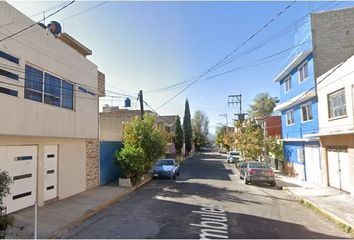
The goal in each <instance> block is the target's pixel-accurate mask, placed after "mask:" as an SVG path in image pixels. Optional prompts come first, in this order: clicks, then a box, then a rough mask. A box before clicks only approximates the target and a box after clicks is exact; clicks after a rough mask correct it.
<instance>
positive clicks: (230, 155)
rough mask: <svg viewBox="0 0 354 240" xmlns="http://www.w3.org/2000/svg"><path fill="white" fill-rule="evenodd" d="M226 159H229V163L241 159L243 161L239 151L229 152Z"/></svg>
mask: <svg viewBox="0 0 354 240" xmlns="http://www.w3.org/2000/svg"><path fill="white" fill-rule="evenodd" d="M226 159H227V162H229V163H236V162H239V161H241V153H240V152H239V151H230V152H229V153H228V154H227V157H226Z"/></svg>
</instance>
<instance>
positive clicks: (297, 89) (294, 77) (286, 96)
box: [280, 53, 315, 103]
mask: <svg viewBox="0 0 354 240" xmlns="http://www.w3.org/2000/svg"><path fill="white" fill-rule="evenodd" d="M306 61H307V68H308V78H307V79H306V80H305V81H303V82H302V83H299V71H298V67H299V66H301V65H302V64H303V63H305V62H306ZM288 76H289V75H288ZM288 76H286V78H284V79H283V80H281V81H280V103H283V102H286V101H288V100H290V99H292V98H294V97H296V96H297V95H299V94H301V93H303V92H306V91H307V90H309V89H312V88H314V86H315V73H314V66H313V56H312V53H311V54H310V55H309V56H307V58H306V59H305V60H304V61H303V62H301V63H300V64H299V65H297V66H296V67H294V69H293V70H292V71H291V73H290V76H291V86H292V89H291V90H289V91H288V92H286V93H285V86H284V85H285V80H286V79H287V77H288Z"/></svg>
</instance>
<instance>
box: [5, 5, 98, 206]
mask: <svg viewBox="0 0 354 240" xmlns="http://www.w3.org/2000/svg"><path fill="white" fill-rule="evenodd" d="M9 22H10V23H11V24H7V23H9ZM33 23H34V22H33V21H32V20H31V19H29V18H28V17H26V16H25V15H23V14H22V13H21V12H19V11H18V10H16V9H15V8H14V7H12V6H11V5H9V4H8V3H6V2H4V1H2V2H0V25H1V26H2V27H1V29H0V39H4V38H6V37H8V36H10V35H11V34H14V33H16V32H18V31H19V30H21V29H24V28H26V27H28V26H29V25H31V24H33ZM87 55H91V50H89V49H88V48H86V47H85V46H83V45H82V44H81V43H79V42H78V41H76V40H75V39H73V38H72V37H70V35H68V34H65V33H61V34H57V35H55V34H53V33H52V32H50V31H48V29H44V28H43V27H41V26H39V25H34V26H33V27H31V28H29V29H28V30H26V31H24V32H22V33H20V34H18V35H16V37H12V38H8V39H5V40H2V41H0V169H1V170H7V171H8V172H9V174H10V175H11V176H12V178H13V180H14V183H13V185H12V186H11V194H10V195H9V196H8V197H6V199H5V200H4V202H5V204H6V206H7V211H8V212H14V211H17V210H19V209H22V208H25V207H28V206H31V205H34V204H35V202H38V204H39V206H42V205H44V204H45V202H46V201H48V200H55V199H63V198H67V197H69V196H72V195H74V194H77V193H80V192H82V191H85V190H87V189H90V188H93V187H96V186H98V185H99V162H98V161H99V160H98V148H99V145H98V140H97V139H98V98H99V96H102V95H104V81H105V79H104V75H103V74H102V73H100V72H99V71H98V69H97V66H96V65H95V64H94V63H92V62H90V61H89V60H88V59H87V58H86V56H87Z"/></svg>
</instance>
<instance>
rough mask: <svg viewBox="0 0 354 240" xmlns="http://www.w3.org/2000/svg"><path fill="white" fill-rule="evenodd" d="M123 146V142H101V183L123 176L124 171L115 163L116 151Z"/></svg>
mask: <svg viewBox="0 0 354 240" xmlns="http://www.w3.org/2000/svg"><path fill="white" fill-rule="evenodd" d="M122 147H123V144H122V143H121V142H111V141H101V142H100V185H105V184H107V183H110V182H113V181H115V180H117V179H118V178H119V177H121V176H122V171H121V170H120V169H119V168H118V167H117V166H116V165H115V164H114V160H115V152H116V151H119V150H120V149H121V148H122Z"/></svg>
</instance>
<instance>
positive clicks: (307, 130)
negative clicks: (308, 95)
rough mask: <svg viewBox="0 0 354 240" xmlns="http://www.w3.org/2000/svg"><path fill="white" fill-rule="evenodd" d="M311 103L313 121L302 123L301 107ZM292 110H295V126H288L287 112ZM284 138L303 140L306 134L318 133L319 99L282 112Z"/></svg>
mask: <svg viewBox="0 0 354 240" xmlns="http://www.w3.org/2000/svg"><path fill="white" fill-rule="evenodd" d="M309 102H310V103H311V107H312V115H313V119H312V120H311V121H307V122H302V120H301V106H302V105H303V104H305V103H309ZM290 109H293V110H294V124H293V125H289V126H287V125H286V112H287V111H288V110H290ZM281 125H282V134H283V135H282V136H283V138H284V139H287V138H303V136H304V135H305V134H312V133H318V130H319V129H318V109H317V98H316V97H314V98H312V99H310V100H309V101H305V102H302V103H300V104H297V105H296V106H294V107H293V108H289V109H286V110H284V111H282V112H281Z"/></svg>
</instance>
